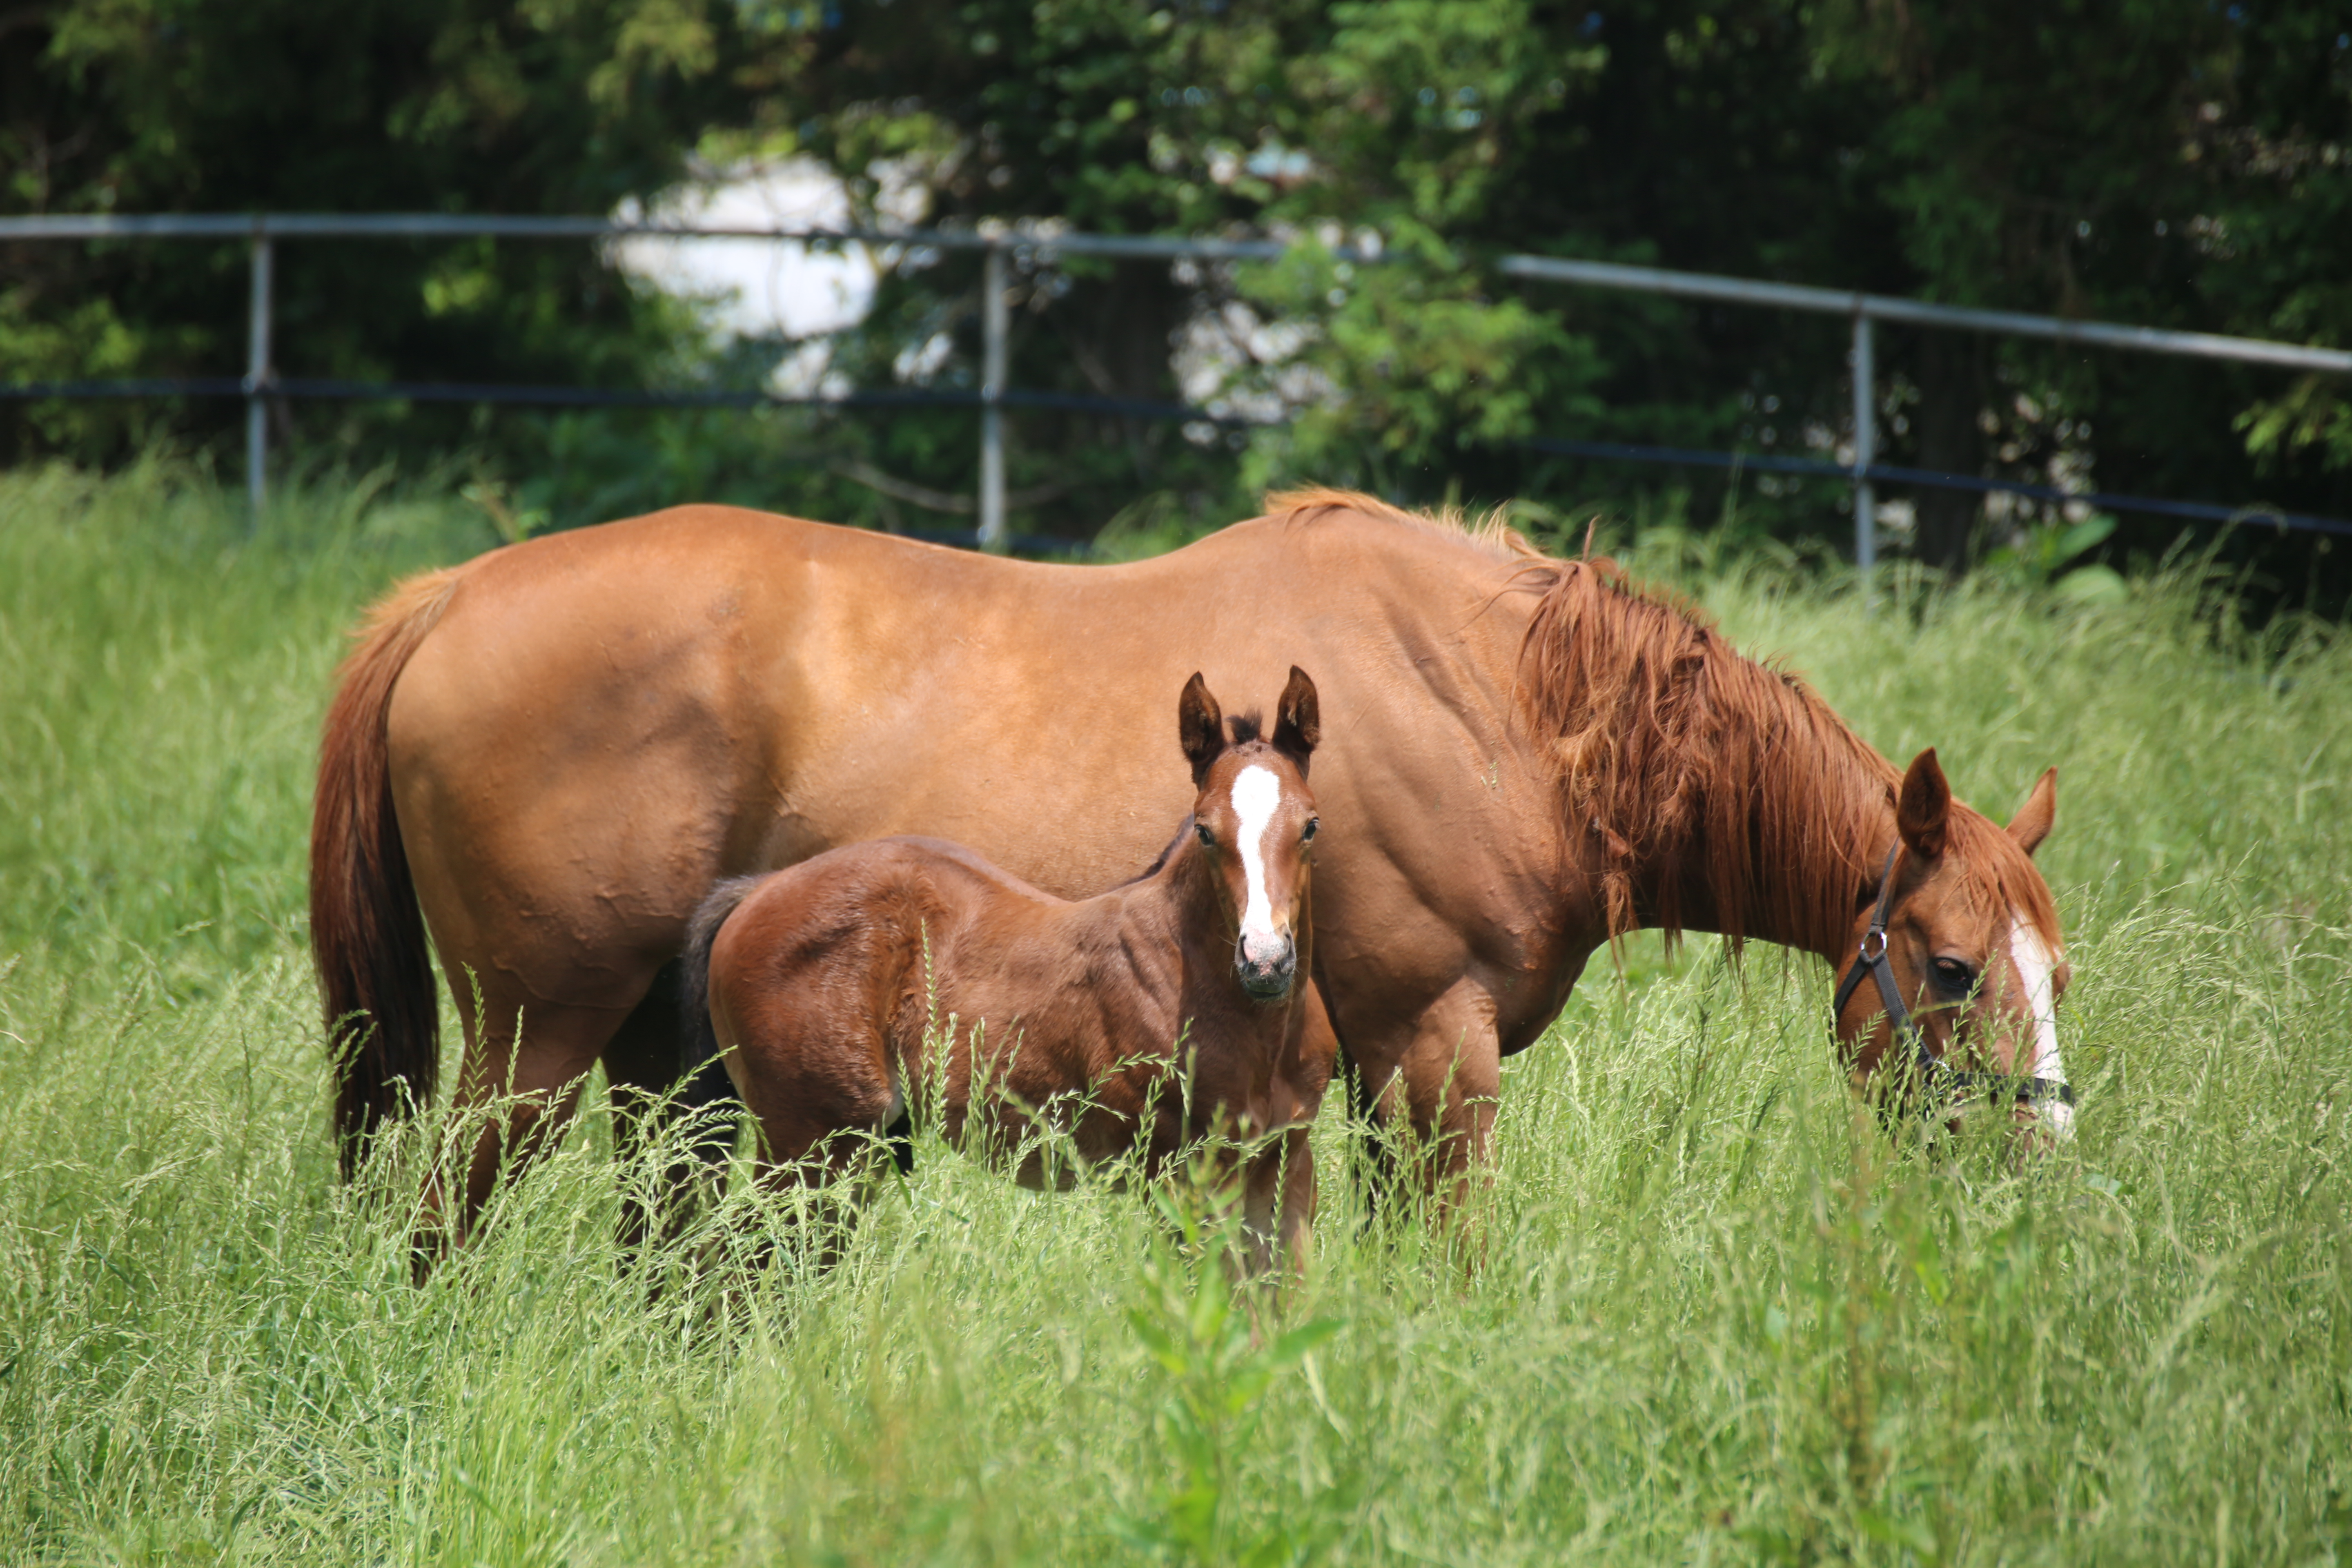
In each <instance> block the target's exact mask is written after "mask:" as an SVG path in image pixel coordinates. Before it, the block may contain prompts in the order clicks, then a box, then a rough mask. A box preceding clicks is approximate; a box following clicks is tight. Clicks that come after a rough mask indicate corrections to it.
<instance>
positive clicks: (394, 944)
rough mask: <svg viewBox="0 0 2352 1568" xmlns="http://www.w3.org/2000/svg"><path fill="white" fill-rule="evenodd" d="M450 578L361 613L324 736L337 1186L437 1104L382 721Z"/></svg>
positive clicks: (426, 971) (326, 981) (415, 927)
mask: <svg viewBox="0 0 2352 1568" xmlns="http://www.w3.org/2000/svg"><path fill="white" fill-rule="evenodd" d="M460 570H462V569H461V568H457V567H452V568H450V569H448V570H446V571H441V572H428V573H425V574H421V575H419V576H415V577H411V578H409V579H408V580H407V581H406V582H404V583H402V584H400V585H399V586H398V587H396V588H394V590H393V591H392V593H391V594H390V595H387V596H386V597H385V598H384V600H383V602H382V603H381V604H379V605H376V606H375V608H374V609H373V611H371V612H370V613H369V615H368V617H367V619H366V620H365V621H364V622H362V624H361V626H359V628H358V630H357V632H356V634H355V636H356V637H357V639H358V646H357V647H354V648H353V649H352V654H351V657H350V658H347V659H345V660H344V661H343V667H342V669H341V671H340V672H339V674H338V676H337V679H336V684H335V698H334V701H333V702H332V703H331V704H330V705H329V707H328V709H327V721H326V724H325V726H324V729H323V731H322V733H321V734H320V742H319V793H318V797H317V799H316V801H315V802H314V803H313V805H312V806H311V811H310V952H311V955H312V956H313V957H314V958H315V959H316V960H317V962H318V965H319V992H320V998H321V1000H322V1001H323V1002H324V1004H325V1007H326V1018H327V1039H328V1046H329V1049H330V1050H331V1053H332V1055H333V1058H334V1062H335V1073H336V1079H337V1082H336V1093H335V1138H336V1142H337V1143H338V1144H339V1145H340V1147H341V1159H342V1169H343V1175H344V1178H345V1179H346V1180H348V1179H349V1178H350V1177H351V1175H352V1172H353V1171H355V1170H356V1169H357V1168H358V1165H359V1161H360V1156H361V1155H362V1153H363V1152H364V1151H365V1145H366V1142H367V1140H368V1138H369V1137H370V1135H371V1134H373V1132H374V1131H376V1129H377V1128H378V1127H379V1126H380V1125H381V1124H382V1123H383V1122H384V1121H386V1120H388V1119H390V1118H392V1117H395V1116H399V1115H402V1114H404V1113H405V1111H406V1110H408V1109H409V1107H410V1106H411V1105H413V1104H421V1103H423V1102H424V1101H425V1100H430V1099H431V1098H432V1097H433V1080H434V1079H435V1077H436V1072H437V1069H438V1068H439V1066H440V1034H441V1028H440V999H439V997H438V996H437V994H436V993H435V991H434V987H433V962H432V956H431V952H430V950H429V949H428V948H427V946H426V943H425V919H424V916H423V915H422V914H421V913H419V912H418V910H417V907H416V886H415V882H414V881H413V880H412V879H410V876H409V870H408V854H407V851H406V849H405V848H404V847H403V845H402V843H401V837H400V821H399V818H398V817H397V816H394V813H393V805H392V765H391V756H390V753H389V747H388V743H387V741H386V738H385V734H384V719H385V715H386V714H387V713H388V712H389V711H390V710H391V708H392V691H393V687H394V685H395V684H396V683H397V682H398V681H399V679H400V672H401V671H402V670H403V669H404V668H406V667H407V664H408V660H409V658H410V657H411V656H412V655H414V654H415V652H416V649H417V646H418V645H419V644H421V643H422V642H424V640H425V637H426V635H427V634H428V633H430V632H431V631H432V630H433V628H434V626H436V624H437V623H438V622H439V621H440V619H441V613H442V611H443V610H444V609H445V608H446V606H447V605H448V603H449V595H450V592H451V590H452V589H454V588H455V587H456V586H457V577H458V573H459V571H460Z"/></svg>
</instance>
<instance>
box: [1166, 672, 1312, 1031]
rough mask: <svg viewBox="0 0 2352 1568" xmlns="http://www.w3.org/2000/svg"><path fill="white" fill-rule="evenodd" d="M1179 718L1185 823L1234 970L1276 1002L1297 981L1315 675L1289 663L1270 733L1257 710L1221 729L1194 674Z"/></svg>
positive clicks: (1308, 841)
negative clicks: (1188, 801) (1188, 815)
mask: <svg viewBox="0 0 2352 1568" xmlns="http://www.w3.org/2000/svg"><path fill="white" fill-rule="evenodd" d="M1176 722H1177V727H1178V732H1179V733H1180V734H1181V737H1182V739H1183V742H1184V755H1185V757H1186V758H1187V759H1189V760H1190V761H1191V763H1192V784H1193V787H1194V788H1195V789H1197V790H1199V791H1200V795H1199V798H1197V799H1195V800H1194V801H1193V802H1192V832H1193V835H1194V836H1195V837H1197V838H1198V839H1199V840H1200V847H1201V853H1202V857H1203V858H1205V860H1206V861H1207V863H1208V866H1209V869H1210V873H1211V878H1212V881H1213V885H1214V886H1215V888H1216V889H1217V891H1218V894H1219V899H1220V902H1221V903H1222V904H1223V909H1224V911H1225V920H1226V925H1227V928H1228V929H1229V930H1231V931H1233V932H1234V979H1235V980H1236V981H1237V982H1239V983H1240V984H1241V988H1242V989H1243V990H1244V991H1245V992H1247V993H1249V994H1250V995H1252V996H1254V997H1255V998H1257V999H1258V1000H1259V1001H1261V1002H1279V1001H1282V1000H1284V999H1285V998H1286V997H1287V996H1288V995H1289V994H1290V990H1291V987H1292V986H1293V985H1295V984H1297V981H1298V946H1299V940H1300V933H1301V930H1302V928H1303V927H1304V925H1305V923H1306V914H1305V910H1306V907H1307V875H1308V871H1309V869H1310V865H1311V859H1312V850H1313V846H1314V843H1315V829H1316V826H1317V825H1316V821H1315V796H1314V795H1313V794H1312V793H1311V792H1310V791H1309V790H1308V789H1307V758H1308V757H1309V756H1311V755H1313V754H1314V751H1315V742H1317V741H1318V739H1320V738H1321V736H1322V733H1323V721H1322V718H1321V714H1320V710H1319V709H1318V705H1317V702H1316V700H1315V683H1314V682H1313V681H1311V680H1309V679H1307V672H1306V671H1304V670H1302V669H1300V668H1298V667H1297V666H1296V665H1293V666H1292V667H1291V670H1290V683H1289V684H1288V685H1286V686H1285V687H1284V688H1283V689H1282V701H1281V702H1280V704H1279V705H1278V706H1277V707H1276V710H1275V721H1274V735H1273V738H1272V739H1271V740H1268V739H1265V738H1264V737H1262V736H1261V735H1260V734H1259V721H1258V720H1257V719H1256V718H1255V716H1254V715H1251V716H1244V717H1241V718H1236V719H1235V720H1234V721H1233V730H1232V732H1231V734H1230V735H1229V734H1228V733H1227V732H1226V728H1225V718H1224V713H1223V710H1221V709H1219V708H1218V706H1217V700H1216V699H1215V698H1214V697H1212V696H1211V695H1210V694H1209V685H1208V682H1207V681H1205V680H1202V679H1201V678H1200V676H1198V675H1195V676H1193V677H1192V679H1190V680H1188V681H1186V682H1185V683H1184V695H1183V696H1182V697H1181V698H1179V699H1178V700H1177V703H1176Z"/></svg>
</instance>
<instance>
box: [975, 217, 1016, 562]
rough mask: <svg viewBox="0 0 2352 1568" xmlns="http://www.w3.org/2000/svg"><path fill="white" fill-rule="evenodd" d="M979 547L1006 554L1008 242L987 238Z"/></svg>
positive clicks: (982, 321)
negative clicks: (1005, 304) (1006, 300)
mask: <svg viewBox="0 0 2352 1568" xmlns="http://www.w3.org/2000/svg"><path fill="white" fill-rule="evenodd" d="M980 292H981V305H980V333H981V373H980V547H981V548H982V550H987V551H992V552H996V553H998V554H1002V553H1003V552H1004V551H1005V549H1006V547H1007V546H1008V545H1009V544H1010V542H1011V541H1010V539H1009V537H1008V536H1007V534H1006V532H1005V525H1004V410H1003V405H1002V404H1001V403H1000V401H999V400H1000V399H1002V398H1003V395H1004V339H1005V335H1006V333H1007V332H1008V331H1010V330H1011V326H1010V323H1009V322H1008V321H1007V320H1006V312H1005V309H1004V247H1003V244H1002V243H1001V242H999V241H997V240H995V239H991V240H990V241H989V245H988V248H987V250H986V251H985V252H983V253H982V263H981V273H980Z"/></svg>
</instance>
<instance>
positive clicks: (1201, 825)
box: [1192, 822, 1217, 849]
mask: <svg viewBox="0 0 2352 1568" xmlns="http://www.w3.org/2000/svg"><path fill="white" fill-rule="evenodd" d="M1192 832H1193V835H1194V836H1195V837H1198V838H1199V839H1200V840H1201V847H1202V848H1203V849H1214V848H1215V847H1217V836H1216V835H1215V834H1213V833H1212V832H1210V831H1209V825H1208V824H1207V823H1205V822H1196V823H1194V824H1193V825H1192Z"/></svg>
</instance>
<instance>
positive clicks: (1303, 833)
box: [1298, 816, 1323, 844]
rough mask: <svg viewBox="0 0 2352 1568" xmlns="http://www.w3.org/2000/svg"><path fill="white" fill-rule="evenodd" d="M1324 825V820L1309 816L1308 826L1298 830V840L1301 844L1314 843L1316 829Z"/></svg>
mask: <svg viewBox="0 0 2352 1568" xmlns="http://www.w3.org/2000/svg"><path fill="white" fill-rule="evenodd" d="M1320 826H1323V824H1322V821H1321V820H1320V819H1319V818H1317V817H1312V816H1310V817H1308V818H1307V826H1304V827H1302V828H1300V829H1299V830H1298V842H1300V843H1301V844H1312V843H1314V842H1315V830H1316V829H1317V828H1318V827H1320Z"/></svg>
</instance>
